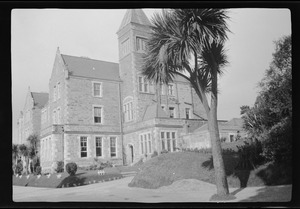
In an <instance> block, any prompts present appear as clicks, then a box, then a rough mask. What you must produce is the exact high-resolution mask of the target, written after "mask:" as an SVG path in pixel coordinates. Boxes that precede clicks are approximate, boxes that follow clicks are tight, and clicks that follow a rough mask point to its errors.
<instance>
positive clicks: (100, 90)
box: [92, 81, 103, 98]
mask: <svg viewBox="0 0 300 209" xmlns="http://www.w3.org/2000/svg"><path fill="white" fill-rule="evenodd" d="M95 84H100V89H99V95H95ZM102 88H103V83H102V82H97V81H93V82H92V94H93V97H99V98H101V97H103V94H102Z"/></svg>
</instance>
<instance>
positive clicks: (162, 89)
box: [160, 84, 166, 95]
mask: <svg viewBox="0 0 300 209" xmlns="http://www.w3.org/2000/svg"><path fill="white" fill-rule="evenodd" d="M165 92H166V90H165V86H164V85H163V84H160V94H161V95H165V94H166V93H165Z"/></svg>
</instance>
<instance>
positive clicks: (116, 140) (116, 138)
mask: <svg viewBox="0 0 300 209" xmlns="http://www.w3.org/2000/svg"><path fill="white" fill-rule="evenodd" d="M108 138H109V157H110V158H117V157H118V137H117V136H109V137H108ZM111 138H115V145H116V146H115V150H116V151H115V152H116V156H113V157H112V156H111V154H112V152H111Z"/></svg>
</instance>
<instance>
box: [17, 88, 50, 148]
mask: <svg viewBox="0 0 300 209" xmlns="http://www.w3.org/2000/svg"><path fill="white" fill-rule="evenodd" d="M47 101H48V93H38V92H31V90H30V87H28V92H27V95H26V99H25V105H24V107H23V110H22V111H21V112H20V115H19V118H18V121H17V127H18V137H17V139H18V140H17V144H28V141H27V138H28V136H29V135H31V134H36V135H38V136H39V135H40V131H41V109H42V108H43V107H44V106H45V104H46V103H47Z"/></svg>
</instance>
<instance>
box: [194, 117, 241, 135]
mask: <svg viewBox="0 0 300 209" xmlns="http://www.w3.org/2000/svg"><path fill="white" fill-rule="evenodd" d="M218 126H219V131H225V130H233V131H235V130H241V129H242V128H243V119H241V118H233V119H231V120H230V121H228V122H226V123H223V122H218ZM202 131H208V127H207V123H205V124H204V125H203V126H201V127H199V128H197V129H196V130H195V131H194V132H202Z"/></svg>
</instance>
